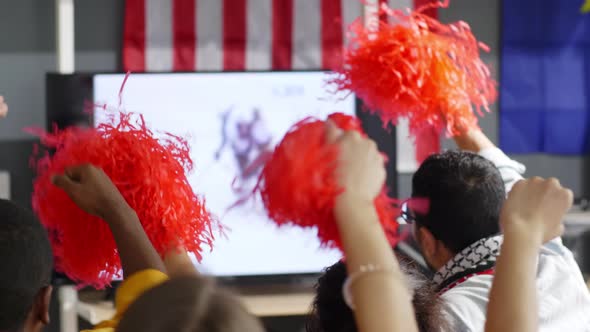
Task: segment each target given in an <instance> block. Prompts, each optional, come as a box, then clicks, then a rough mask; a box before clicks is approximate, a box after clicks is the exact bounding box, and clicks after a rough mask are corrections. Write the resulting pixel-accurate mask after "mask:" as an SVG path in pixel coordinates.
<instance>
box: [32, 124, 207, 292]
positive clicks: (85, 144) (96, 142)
mask: <svg viewBox="0 0 590 332" xmlns="http://www.w3.org/2000/svg"><path fill="white" fill-rule="evenodd" d="M113 122H114V121H113ZM117 122H118V123H117V124H101V125H99V126H98V127H97V128H96V129H94V128H90V129H80V128H68V129H65V130H62V131H58V130H56V131H55V132H54V133H43V132H37V134H39V135H40V136H41V142H42V144H43V145H45V146H46V147H47V148H50V149H54V150H55V153H54V154H53V155H51V156H49V155H48V154H47V155H45V156H44V157H41V158H40V159H39V160H38V161H37V164H36V166H37V171H38V176H37V178H36V179H35V183H34V193H33V208H34V210H35V211H36V213H37V215H38V216H39V219H40V220H41V222H42V223H43V224H44V225H45V226H46V227H47V229H48V231H49V235H50V239H51V242H52V246H53V250H54V254H55V258H56V269H57V270H58V271H62V272H64V273H65V274H66V275H67V276H68V277H69V278H71V279H72V280H74V281H75V282H78V283H79V284H80V285H81V286H85V285H90V286H94V287H96V288H103V287H104V286H106V285H108V284H109V283H110V282H111V280H112V279H113V277H115V276H118V274H119V273H120V270H121V262H120V259H119V255H118V252H117V247H116V245H115V242H114V239H113V237H112V234H111V231H110V229H109V227H108V226H107V224H106V223H105V222H104V221H102V220H100V219H99V218H97V217H94V216H91V215H89V214H87V213H86V212H84V211H82V210H81V209H80V208H78V207H77V206H76V205H75V204H74V202H73V201H72V200H71V199H70V198H69V197H68V196H67V195H66V194H65V192H63V191H62V190H61V189H59V188H57V187H55V186H54V185H52V183H51V177H52V175H54V174H62V173H63V172H64V169H65V168H67V167H70V166H75V165H79V164H84V163H90V164H93V165H96V166H98V167H100V168H102V169H103V170H104V171H105V173H106V174H107V175H108V176H109V177H110V178H111V180H112V181H113V183H114V184H115V185H116V186H117V188H118V189H119V191H120V192H121V194H122V195H123V197H124V198H125V200H126V201H127V203H129V205H130V206H131V207H132V208H133V209H134V210H135V211H136V212H137V214H138V217H139V220H140V221H141V223H142V225H143V228H144V229H145V231H146V233H147V235H148V237H149V239H150V240H151V241H152V243H153V245H154V247H155V248H156V250H157V251H158V252H159V253H160V254H164V253H165V252H167V251H168V250H170V249H172V248H173V247H177V246H182V247H183V248H185V249H186V250H187V251H188V252H191V253H193V254H195V255H196V257H197V258H199V259H200V257H201V252H202V251H203V249H204V248H203V247H204V246H208V247H211V245H212V240H213V235H212V225H214V224H215V220H213V219H212V217H211V216H210V214H209V213H208V212H207V210H206V209H205V205H204V201H202V200H201V199H200V198H199V197H198V196H197V195H196V194H195V193H194V192H193V190H192V188H191V186H190V184H189V182H188V180H187V177H186V172H188V171H191V169H192V166H193V164H192V160H191V158H190V157H189V146H188V143H187V141H186V140H184V139H182V138H180V137H177V136H173V135H167V136H165V138H163V139H157V138H155V137H154V135H153V133H152V132H151V131H150V130H149V129H148V128H147V127H146V125H145V122H144V120H143V118H142V117H141V116H140V117H139V118H136V116H134V115H132V114H123V113H121V114H120V115H119V118H118V121H117Z"/></svg>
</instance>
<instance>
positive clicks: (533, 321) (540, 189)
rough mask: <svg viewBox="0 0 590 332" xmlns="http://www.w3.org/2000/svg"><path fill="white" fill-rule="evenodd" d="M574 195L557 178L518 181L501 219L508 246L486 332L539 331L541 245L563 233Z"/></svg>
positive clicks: (503, 252) (496, 278)
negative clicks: (539, 264) (538, 297)
mask: <svg viewBox="0 0 590 332" xmlns="http://www.w3.org/2000/svg"><path fill="white" fill-rule="evenodd" d="M572 200H573V194H572V192H571V191H570V190H568V189H564V188H563V187H561V185H560V184H559V181H557V180H556V179H549V180H543V179H541V178H532V179H529V180H523V181H520V182H518V183H517V184H516V185H515V186H514V188H513V189H512V191H511V192H510V194H509V196H508V199H507V200H506V203H505V204H504V207H503V208H502V214H501V217H500V223H501V225H502V229H503V231H504V243H503V244H502V249H501V254H500V256H499V257H498V262H497V264H496V272H495V276H494V282H493V285H492V289H491V291H490V302H489V304H488V311H487V320H486V325H485V331H486V332H496V331H502V332H511V331H514V332H528V331H530V332H533V331H537V330H538V316H539V307H538V303H537V287H536V272H537V258H538V255H539V249H540V247H541V245H542V244H543V243H545V242H547V241H549V240H551V239H553V238H555V237H558V236H560V235H561V233H562V232H563V224H562V222H561V220H562V218H563V216H564V214H565V213H566V212H567V210H568V209H569V208H570V207H571V205H572Z"/></svg>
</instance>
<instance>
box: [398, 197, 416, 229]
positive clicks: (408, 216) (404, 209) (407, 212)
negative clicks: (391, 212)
mask: <svg viewBox="0 0 590 332" xmlns="http://www.w3.org/2000/svg"><path fill="white" fill-rule="evenodd" d="M400 210H401V211H400V217H401V218H402V220H403V221H405V222H406V224H413V223H414V222H415V221H416V214H415V213H414V211H412V209H410V205H409V204H408V201H407V200H406V201H403V202H402V204H401V209H400Z"/></svg>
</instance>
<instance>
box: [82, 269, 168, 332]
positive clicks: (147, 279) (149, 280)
mask: <svg viewBox="0 0 590 332" xmlns="http://www.w3.org/2000/svg"><path fill="white" fill-rule="evenodd" d="M166 280H168V276H166V275H165V274H164V273H162V272H160V271H158V270H143V271H139V272H137V273H135V274H133V275H131V276H130V277H129V278H126V279H125V281H124V282H123V283H122V284H121V286H120V287H119V289H118V290H117V295H116V296H115V308H116V309H117V313H116V314H115V316H114V317H113V318H111V319H109V320H106V321H104V322H101V323H100V324H98V325H96V326H95V327H94V329H92V330H86V332H93V331H94V332H113V331H115V328H116V327H117V324H118V323H119V321H120V320H121V318H122V317H123V314H124V313H125V311H126V310H127V308H128V307H129V305H131V303H133V302H135V300H136V299H137V298H138V297H140V296H141V295H142V294H143V293H145V292H146V291H148V290H150V289H152V288H154V287H156V286H158V285H160V284H161V283H163V282H164V281H166ZM82 332H84V331H82Z"/></svg>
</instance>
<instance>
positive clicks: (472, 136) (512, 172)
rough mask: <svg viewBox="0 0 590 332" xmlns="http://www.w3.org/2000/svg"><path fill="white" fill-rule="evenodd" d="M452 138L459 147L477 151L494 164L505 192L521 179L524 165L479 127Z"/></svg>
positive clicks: (524, 169) (524, 168)
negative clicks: (499, 146) (511, 157)
mask: <svg viewBox="0 0 590 332" xmlns="http://www.w3.org/2000/svg"><path fill="white" fill-rule="evenodd" d="M453 139H454V140H455V143H456V144H457V147H458V148H459V149H461V150H464V151H470V152H474V153H477V154H479V155H480V156H482V157H484V158H486V159H487V160H489V161H491V162H492V163H493V164H494V165H495V166H496V168H497V169H498V171H500V175H501V176H502V181H504V186H505V188H506V193H508V192H510V190H511V189H512V186H514V184H515V183H516V182H518V181H520V180H522V179H523V176H522V175H523V174H524V172H525V171H526V167H525V166H524V165H523V164H521V163H519V162H517V161H514V160H512V159H510V158H509V157H508V156H507V155H506V154H504V152H502V150H500V149H499V148H498V147H496V145H494V143H492V141H491V140H490V139H489V138H488V137H487V136H486V135H485V134H484V133H483V132H482V131H481V130H480V129H471V130H469V131H467V132H466V133H465V134H463V135H460V136H455V137H453Z"/></svg>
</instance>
